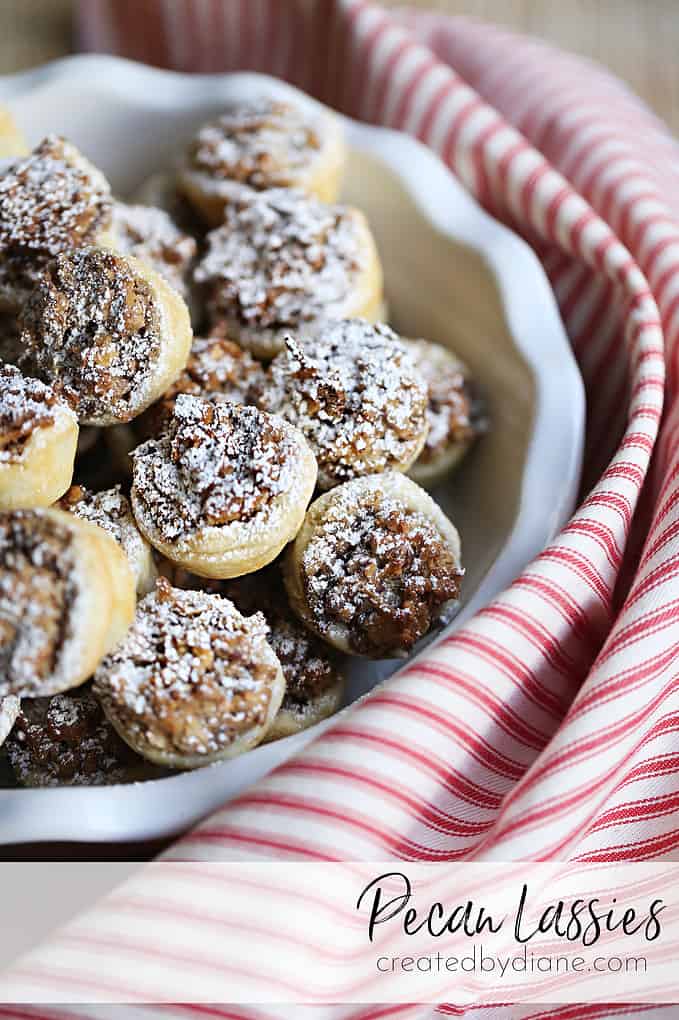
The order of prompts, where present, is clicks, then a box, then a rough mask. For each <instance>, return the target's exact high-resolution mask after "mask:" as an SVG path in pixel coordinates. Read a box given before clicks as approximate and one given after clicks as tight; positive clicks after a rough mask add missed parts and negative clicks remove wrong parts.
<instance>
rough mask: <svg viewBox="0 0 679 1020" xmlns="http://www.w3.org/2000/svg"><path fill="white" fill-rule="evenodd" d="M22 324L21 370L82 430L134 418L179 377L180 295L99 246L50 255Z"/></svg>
mask: <svg viewBox="0 0 679 1020" xmlns="http://www.w3.org/2000/svg"><path fill="white" fill-rule="evenodd" d="M22 321H23V325H24V329H23V332H22V337H21V339H22V345H23V347H24V355H23V358H22V364H25V365H26V366H27V368H28V369H29V371H31V372H32V373H33V374H35V375H37V376H38V377H39V378H41V379H43V380H44V381H45V382H48V383H50V384H52V385H54V386H55V387H56V388H57V389H58V390H60V391H61V392H62V393H63V394H64V395H65V396H66V398H67V399H68V400H69V403H71V404H72V406H73V407H74V408H75V410H76V413H77V415H78V419H79V421H80V422H81V423H82V424H86V425H102V426H103V425H115V424H117V423H119V422H126V421H129V420H130V419H131V418H134V417H135V416H136V415H138V414H140V413H141V412H142V411H143V410H145V408H147V407H148V406H149V405H150V404H152V403H153V402H154V401H155V400H157V399H158V397H160V396H161V394H163V393H164V392H165V390H166V389H167V388H168V386H170V384H171V383H173V382H174V380H175V379H176V378H177V376H178V375H179V374H180V373H181V371H182V370H183V368H184V366H185V365H186V360H187V358H188V355H189V350H190V347H191V337H192V333H191V324H190V321H189V313H188V310H187V308H186V305H185V303H184V301H183V300H182V298H181V297H180V295H179V294H177V292H176V291H174V290H173V289H172V288H171V287H170V286H169V284H167V283H166V282H165V280H164V279H163V278H162V277H161V276H159V275H158V274H157V273H156V272H154V270H152V269H150V268H149V266H147V265H146V264H145V263H143V262H140V261H139V260H138V259H136V258H134V257H132V256H127V257H124V256H121V255H118V254H116V253H115V252H112V251H109V250H106V249H103V248H91V247H84V248H79V249H75V250H73V251H72V252H69V253H65V254H62V255H59V256H57V258H56V259H55V260H54V261H53V262H51V263H50V264H49V265H48V267H47V270H46V271H45V273H44V274H43V276H42V277H41V279H40V281H39V282H38V285H37V287H36V289H35V290H34V292H33V294H32V296H31V299H30V300H29V302H28V304H27V306H26V308H25V309H24V313H23V317H22Z"/></svg>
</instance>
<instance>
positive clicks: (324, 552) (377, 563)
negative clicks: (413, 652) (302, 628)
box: [301, 483, 461, 657]
mask: <svg viewBox="0 0 679 1020" xmlns="http://www.w3.org/2000/svg"><path fill="white" fill-rule="evenodd" d="M301 570H302V577H303V584H304V590H305V596H306V600H307V604H308V607H309V609H310V611H311V614H312V618H313V621H314V624H315V626H316V627H317V628H318V629H319V631H320V632H321V633H322V634H330V633H332V631H333V630H334V629H335V628H341V629H342V631H343V633H344V634H345V636H346V639H347V641H348V643H349V645H350V646H351V648H352V649H353V650H354V651H356V652H359V653H362V654H368V655H372V656H377V657H384V656H388V655H389V654H394V653H395V652H399V651H402V650H404V649H406V650H407V649H409V648H411V647H412V646H413V645H414V644H415V642H416V641H417V640H418V639H419V638H421V637H422V636H423V635H424V634H426V633H427V631H428V630H429V628H430V626H431V624H432V622H433V619H434V617H435V615H436V612H437V610H438V609H439V608H440V607H441V606H443V605H444V604H445V603H446V602H448V601H449V600H451V599H456V598H457V594H458V587H459V581H460V577H461V571H460V569H459V564H458V563H457V562H456V558H455V555H454V554H453V551H452V550H451V549H449V548H448V547H447V545H446V543H445V541H444V539H443V537H442V536H441V534H440V533H439V531H438V529H437V528H436V526H435V525H434V523H433V522H432V521H431V520H429V518H428V517H427V516H426V515H425V514H423V513H421V512H419V511H417V510H413V509H412V508H410V507H408V506H406V504H405V503H404V502H402V501H401V500H397V499H394V498H393V497H390V496H386V495H384V494H381V493H380V492H379V491H378V490H377V489H375V488H370V489H366V490H364V491H361V490H360V488H358V487H357V485H356V483H349V484H347V485H345V486H341V487H340V488H338V489H335V490H334V491H333V494H332V499H331V501H330V502H329V504H328V505H327V506H326V508H325V511H324V514H323V517H322V520H321V521H320V522H319V523H318V524H317V525H316V528H315V530H314V533H313V534H312V536H311V539H310V541H309V542H308V544H307V546H306V549H305V551H304V554H303V558H302V563H301Z"/></svg>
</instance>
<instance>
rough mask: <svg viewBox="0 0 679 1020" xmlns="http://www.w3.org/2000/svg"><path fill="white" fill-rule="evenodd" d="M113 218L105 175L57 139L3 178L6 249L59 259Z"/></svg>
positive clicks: (1, 243)
mask: <svg viewBox="0 0 679 1020" xmlns="http://www.w3.org/2000/svg"><path fill="white" fill-rule="evenodd" d="M110 219H111V198H110V190H109V187H108V184H107V183H106V181H105V180H104V178H103V176H102V175H101V174H100V173H99V172H98V171H96V170H95V169H94V167H91V166H90V165H89V164H87V163H86V162H85V161H84V160H83V158H82V157H81V156H80V154H79V153H78V151H77V150H76V149H75V148H74V147H73V146H72V145H70V144H69V143H68V142H66V141H65V139H63V138H59V137H58V136H56V135H49V136H48V137H47V138H45V139H44V140H43V141H42V142H41V143H40V145H38V147H37V148H36V149H35V150H34V151H33V152H32V153H31V154H30V155H29V156H27V157H26V158H25V159H22V160H20V161H18V162H17V163H15V164H14V166H13V167H12V168H11V169H10V170H9V171H8V172H7V173H5V174H3V175H2V176H0V249H2V250H6V249H10V250H12V249H30V250H32V251H38V252H42V253H47V254H51V255H56V254H58V253H59V252H61V251H64V250H65V249H67V248H70V247H75V246H77V245H79V244H83V243H84V242H85V241H86V240H87V239H91V240H93V239H94V238H95V236H96V234H97V233H98V232H100V231H102V230H104V229H105V228H106V227H107V226H108V224H109V223H110Z"/></svg>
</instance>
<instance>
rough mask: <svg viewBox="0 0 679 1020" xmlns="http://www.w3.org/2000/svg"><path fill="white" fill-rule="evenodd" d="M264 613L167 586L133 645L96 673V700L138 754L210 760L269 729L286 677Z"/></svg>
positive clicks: (144, 614) (138, 624) (139, 621)
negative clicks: (280, 673)
mask: <svg viewBox="0 0 679 1020" xmlns="http://www.w3.org/2000/svg"><path fill="white" fill-rule="evenodd" d="M266 634H267V627H266V624H265V622H264V617H263V616H261V614H259V613H258V614H256V615H255V616H252V617H249V618H248V619H246V618H245V617H243V616H241V614H240V613H239V612H238V610H237V609H236V608H235V606H234V605H233V603H231V602H229V601H228V600H227V599H223V598H221V597H220V596H218V595H210V594H207V593H206V592H201V591H180V590H179V589H176V588H172V587H171V586H170V585H169V584H168V582H167V581H165V580H164V579H161V580H160V581H159V582H158V586H157V588H156V591H155V592H153V593H151V594H150V595H147V596H146V598H144V599H143V600H142V601H141V602H140V603H139V606H138V608H137V615H136V618H135V621H134V623H133V625H132V627H131V628H130V630H129V632H128V634H127V636H126V638H125V639H124V641H123V642H122V643H121V644H120V645H119V646H118V648H117V649H116V650H115V651H114V652H113V653H112V654H111V655H109V656H108V657H107V658H106V659H104V661H103V662H102V664H101V665H100V667H99V669H98V670H97V672H96V674H95V691H96V692H97V694H98V696H99V697H100V698H101V699H102V703H103V705H104V708H105V710H106V712H107V714H108V715H109V717H110V718H112V719H113V720H114V721H115V723H116V725H117V727H118V728H119V729H122V730H123V732H125V734H126V737H127V739H128V740H129V741H130V743H131V744H133V746H136V747H139V749H140V750H141V751H142V753H143V752H144V749H147V750H151V751H163V752H168V753H171V754H178V755H209V754H214V753H216V752H219V751H221V750H224V749H226V748H228V746H229V745H230V744H232V743H233V741H234V740H235V739H236V738H237V737H238V736H240V735H243V734H246V733H248V732H250V731H253V730H257V729H258V728H260V727H262V726H263V724H264V722H265V720H266V717H267V710H268V707H269V702H270V699H271V695H272V688H273V684H274V682H275V680H276V677H277V665H276V660H275V658H274V657H273V655H272V654H271V652H270V651H269V649H268V646H267V643H266Z"/></svg>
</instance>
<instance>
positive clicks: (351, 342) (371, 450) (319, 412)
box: [260, 319, 429, 489]
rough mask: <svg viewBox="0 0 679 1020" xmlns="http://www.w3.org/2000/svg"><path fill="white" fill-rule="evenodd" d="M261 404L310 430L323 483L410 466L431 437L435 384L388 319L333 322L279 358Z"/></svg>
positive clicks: (291, 344)
mask: <svg viewBox="0 0 679 1020" xmlns="http://www.w3.org/2000/svg"><path fill="white" fill-rule="evenodd" d="M268 380H269V384H268V385H267V386H265V388H264V390H263V393H262V397H261V399H260V406H261V407H263V408H264V409H265V410H267V411H271V412H274V413H278V414H280V415H282V416H283V417H284V418H285V419H286V420H287V421H289V422H290V423H291V424H292V425H295V426H296V427H297V428H299V429H300V430H301V431H302V432H303V433H304V435H305V436H306V438H307V440H308V442H309V445H310V446H311V449H312V450H313V452H314V454H315V455H316V459H317V461H318V485H319V488H321V489H331V488H332V487H333V486H334V485H339V484H341V483H342V482H346V481H349V480H350V479H351V478H360V477H361V476H362V475H368V474H377V473H379V472H381V471H387V470H396V471H407V470H408V468H409V467H410V466H411V465H412V464H413V463H414V462H415V460H416V458H417V457H418V455H419V453H420V451H421V450H422V447H423V446H424V443H425V440H426V438H427V432H428V429H429V424H428V421H427V416H426V408H427V391H426V388H425V385H424V382H423V381H422V379H421V378H420V377H419V375H418V373H417V372H416V370H415V365H414V363H413V361H412V359H411V357H410V355H409V354H408V353H407V352H406V350H405V348H404V346H403V345H402V344H400V343H399V338H398V336H397V335H396V333H394V332H393V330H391V329H390V328H389V327H388V326H385V325H384V324H383V323H377V324H375V325H372V324H371V323H369V322H367V321H366V320H363V319H345V320H340V321H338V322H331V323H328V325H327V326H324V327H323V328H322V329H321V330H320V332H319V333H318V335H317V336H316V337H313V338H312V337H308V338H306V339H304V340H302V341H301V342H300V343H299V344H298V343H296V342H295V341H294V340H292V338H288V339H287V340H286V350H284V351H282V352H281V353H280V354H278V355H277V356H276V357H275V358H274V360H273V361H272V363H271V366H270V370H269V376H268Z"/></svg>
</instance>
